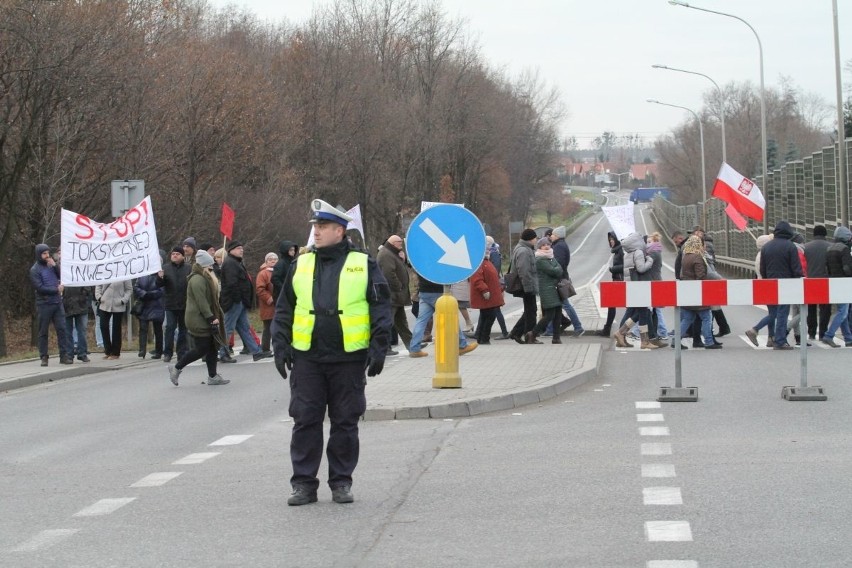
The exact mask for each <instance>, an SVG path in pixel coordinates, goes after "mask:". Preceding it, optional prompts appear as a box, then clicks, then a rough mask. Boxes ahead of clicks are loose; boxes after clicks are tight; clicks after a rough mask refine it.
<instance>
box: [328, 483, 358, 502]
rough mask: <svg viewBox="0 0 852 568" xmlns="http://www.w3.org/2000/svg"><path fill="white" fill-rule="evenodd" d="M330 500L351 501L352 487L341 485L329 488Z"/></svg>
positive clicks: (352, 498)
mask: <svg viewBox="0 0 852 568" xmlns="http://www.w3.org/2000/svg"><path fill="white" fill-rule="evenodd" d="M331 500H332V501H334V502H335V503H351V502H353V501H354V500H355V497H353V496H352V488H351V487H350V486H349V485H341V486H340V487H335V488H334V489H332V490H331Z"/></svg>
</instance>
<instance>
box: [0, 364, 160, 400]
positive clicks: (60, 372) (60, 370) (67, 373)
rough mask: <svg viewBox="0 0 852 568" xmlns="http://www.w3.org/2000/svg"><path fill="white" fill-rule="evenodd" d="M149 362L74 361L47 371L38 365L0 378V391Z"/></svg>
mask: <svg viewBox="0 0 852 568" xmlns="http://www.w3.org/2000/svg"><path fill="white" fill-rule="evenodd" d="M57 361H58V359H57ZM150 362H151V361H150V360H145V359H143V360H139V361H128V362H126V363H124V362H122V363H119V364H117V365H110V366H108V367H106V366H99V365H95V364H93V363H77V362H75V363H74V364H73V365H62V367H57V368H56V369H55V370H53V369H51V370H49V371H44V370H42V369H43V367H38V368H37V370H36V371H35V372H32V373H30V374H25V375H22V376H20V377H13V378H10V379H0V392H8V391H10V390H15V389H22V388H25V387H31V386H35V385H40V384H43V383H52V382H53V381H59V380H62V379H73V378H75V377H83V376H85V375H94V374H97V373H104V372H107V371H114V370H116V369H125V368H128V367H138V366H141V365H144V364H145V363H150ZM57 364H58V363H57Z"/></svg>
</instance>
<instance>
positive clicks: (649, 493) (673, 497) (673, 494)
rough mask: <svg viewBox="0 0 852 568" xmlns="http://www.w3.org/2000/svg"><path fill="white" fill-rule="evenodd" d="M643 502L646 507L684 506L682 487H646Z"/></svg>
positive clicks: (643, 492)
mask: <svg viewBox="0 0 852 568" xmlns="http://www.w3.org/2000/svg"><path fill="white" fill-rule="evenodd" d="M642 501H643V502H644V504H645V505H683V497H682V496H681V494H680V487H644V488H643V489H642Z"/></svg>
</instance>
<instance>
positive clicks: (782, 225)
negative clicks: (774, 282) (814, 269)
mask: <svg viewBox="0 0 852 568" xmlns="http://www.w3.org/2000/svg"><path fill="white" fill-rule="evenodd" d="M773 234H774V235H775V238H774V239H772V240H771V241H769V242H768V243H766V244H765V245H763V248H762V249H761V251H760V276H761V277H762V278H802V277H803V276H804V272H803V271H802V262H801V261H800V260H799V249H798V247H796V245H795V244H793V241H792V240H791V239H792V238H793V235H795V231H793V227H791V226H790V223H789V222H787V221H786V220H781V221H778V224H777V225H775V230H774V231H773ZM789 314H790V306H789V305H779V306H769V318H770V319H772V320H774V321H775V347H773V349H776V350H786V349H793V346H792V345H790V344H789V343H787V333H788V332H787V316H788V315H789Z"/></svg>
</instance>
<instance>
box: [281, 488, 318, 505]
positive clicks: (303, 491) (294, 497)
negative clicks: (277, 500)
mask: <svg viewBox="0 0 852 568" xmlns="http://www.w3.org/2000/svg"><path fill="white" fill-rule="evenodd" d="M316 502H317V492H316V490H313V491H311V490H310V489H308V488H307V487H302V486H301V485H294V486H293V492H292V493H291V494H290V498H289V499H287V504H288V505H290V506H291V507H298V506H299V505H307V504H308V503H316Z"/></svg>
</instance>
